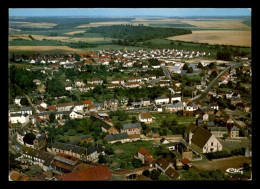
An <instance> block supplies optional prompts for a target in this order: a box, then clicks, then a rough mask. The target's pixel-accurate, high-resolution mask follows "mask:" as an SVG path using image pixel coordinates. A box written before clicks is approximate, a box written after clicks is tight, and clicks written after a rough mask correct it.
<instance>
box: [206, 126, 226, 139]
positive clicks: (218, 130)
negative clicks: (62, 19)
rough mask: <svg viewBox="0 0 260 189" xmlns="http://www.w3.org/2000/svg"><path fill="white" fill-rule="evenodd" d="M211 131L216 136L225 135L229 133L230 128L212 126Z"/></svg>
mask: <svg viewBox="0 0 260 189" xmlns="http://www.w3.org/2000/svg"><path fill="white" fill-rule="evenodd" d="M210 133H211V134H213V135H214V136H215V137H221V138H222V137H223V135H224V134H228V129H227V128H226V127H211V128H210Z"/></svg>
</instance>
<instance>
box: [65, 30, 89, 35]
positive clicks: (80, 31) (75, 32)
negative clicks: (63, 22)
mask: <svg viewBox="0 0 260 189" xmlns="http://www.w3.org/2000/svg"><path fill="white" fill-rule="evenodd" d="M84 32H85V31H83V30H78V31H73V32H67V33H64V34H66V35H74V34H77V33H84Z"/></svg>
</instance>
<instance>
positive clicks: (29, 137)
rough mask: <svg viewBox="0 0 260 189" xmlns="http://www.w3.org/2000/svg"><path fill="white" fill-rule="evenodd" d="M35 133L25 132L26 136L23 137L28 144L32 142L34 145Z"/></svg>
mask: <svg viewBox="0 0 260 189" xmlns="http://www.w3.org/2000/svg"><path fill="white" fill-rule="evenodd" d="M35 138H36V137H35V135H34V134H33V133H27V134H25V136H24V137H23V142H24V143H26V144H31V145H33V140H34V139H35Z"/></svg>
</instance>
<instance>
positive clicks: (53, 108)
mask: <svg viewBox="0 0 260 189" xmlns="http://www.w3.org/2000/svg"><path fill="white" fill-rule="evenodd" d="M48 109H49V110H56V105H52V106H49V107H48Z"/></svg>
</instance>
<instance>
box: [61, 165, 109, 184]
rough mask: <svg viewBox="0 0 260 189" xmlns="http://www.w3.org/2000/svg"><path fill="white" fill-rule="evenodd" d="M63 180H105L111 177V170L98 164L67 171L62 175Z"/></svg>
mask: <svg viewBox="0 0 260 189" xmlns="http://www.w3.org/2000/svg"><path fill="white" fill-rule="evenodd" d="M60 178H61V180H63V181H104V180H110V179H111V172H110V171H109V169H108V168H107V167H106V166H103V165H101V166H96V167H93V168H88V169H84V170H81V171H75V172H71V173H66V174H63V175H61V176H60Z"/></svg>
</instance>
